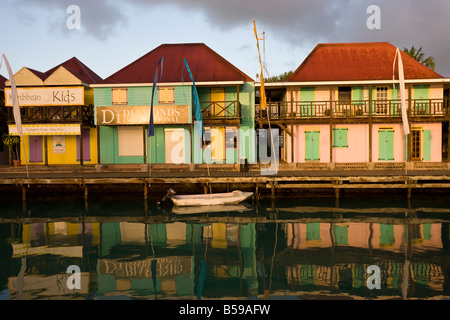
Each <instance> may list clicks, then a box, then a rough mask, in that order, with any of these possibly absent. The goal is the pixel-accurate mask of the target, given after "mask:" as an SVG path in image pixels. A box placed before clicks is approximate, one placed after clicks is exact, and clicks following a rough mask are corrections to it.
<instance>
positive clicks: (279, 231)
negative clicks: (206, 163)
mask: <svg viewBox="0 0 450 320" xmlns="http://www.w3.org/2000/svg"><path fill="white" fill-rule="evenodd" d="M375 220H376V222H352V221H351V220H347V221H344V222H330V221H325V220H324V221H323V222H322V221H321V220H318V219H316V220H314V222H296V221H293V222H265V223H223V222H205V223H201V222H199V221H192V222H189V221H185V222H173V223H159V224H146V223H141V222H133V221H131V222H129V221H120V219H118V221H108V222H84V221H78V222H64V221H51V220H48V219H47V220H46V221H45V222H34V223H12V222H8V223H0V225H1V226H2V229H1V230H2V239H1V241H2V246H1V249H0V252H1V256H0V258H1V260H2V263H1V265H2V269H1V270H0V271H1V273H2V275H1V277H0V297H1V298H4V299H8V298H9V299H48V298H50V299H105V298H113V297H114V298H123V299H128V298H130V299H158V298H160V299H176V298H184V299H220V298H231V297H232V298H240V299H246V298H261V299H262V298H271V297H272V298H273V297H276V296H278V297H285V298H288V297H300V298H304V299H307V298H312V297H319V298H320V297H324V296H334V297H353V298H358V299H360V298H369V299H405V298H427V299H441V298H442V297H447V296H448V295H449V288H450V287H449V272H448V270H449V226H448V223H446V222H433V221H429V220H427V223H414V224H412V223H408V221H407V220H405V221H406V222H405V223H397V222H396V223H389V222H391V221H390V220H389V219H385V221H381V220H380V219H375ZM70 265H77V266H79V267H80V269H81V277H80V278H81V289H79V290H77V289H75V290H70V289H68V288H67V285H66V281H67V279H68V277H69V276H70V274H68V273H67V272H66V271H67V267H68V266H70ZM370 265H376V266H379V267H380V270H381V289H380V290H376V289H375V290H370V289H368V288H367V285H366V281H367V278H368V276H369V274H368V273H367V268H368V266H370Z"/></svg>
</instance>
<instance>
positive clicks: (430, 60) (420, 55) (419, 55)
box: [403, 46, 436, 71]
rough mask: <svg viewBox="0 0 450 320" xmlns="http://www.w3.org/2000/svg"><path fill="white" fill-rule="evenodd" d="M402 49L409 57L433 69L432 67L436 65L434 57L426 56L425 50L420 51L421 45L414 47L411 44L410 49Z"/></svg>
mask: <svg viewBox="0 0 450 320" xmlns="http://www.w3.org/2000/svg"><path fill="white" fill-rule="evenodd" d="M403 51H404V52H405V53H406V54H407V55H409V56H410V57H413V58H414V59H416V60H417V61H419V62H420V63H421V64H423V65H424V66H426V67H428V68H430V69H431V70H433V71H434V67H435V66H436V64H435V61H434V57H426V56H425V52H423V51H422V47H420V48H419V49H416V48H415V47H414V46H412V47H411V48H410V49H408V48H403Z"/></svg>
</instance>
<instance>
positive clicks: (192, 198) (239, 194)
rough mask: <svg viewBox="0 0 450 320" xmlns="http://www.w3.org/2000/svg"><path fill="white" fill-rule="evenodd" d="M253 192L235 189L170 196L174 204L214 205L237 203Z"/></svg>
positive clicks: (184, 205)
mask: <svg viewBox="0 0 450 320" xmlns="http://www.w3.org/2000/svg"><path fill="white" fill-rule="evenodd" d="M252 195H253V192H243V191H240V190H236V191H233V192H226V193H211V194H192V195H190V194H189V195H172V196H171V197H170V198H171V199H172V202H173V204H174V205H176V206H179V207H189V206H215V205H226V204H237V203H240V202H242V201H245V200H247V199H248V198H250V197H251V196H252Z"/></svg>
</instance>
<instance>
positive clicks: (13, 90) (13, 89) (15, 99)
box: [0, 54, 29, 177]
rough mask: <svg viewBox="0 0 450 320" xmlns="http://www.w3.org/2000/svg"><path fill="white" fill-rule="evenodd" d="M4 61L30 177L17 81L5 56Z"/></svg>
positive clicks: (15, 118) (15, 119)
mask: <svg viewBox="0 0 450 320" xmlns="http://www.w3.org/2000/svg"><path fill="white" fill-rule="evenodd" d="M2 59H3V60H4V61H5V64H6V69H8V74H9V79H10V82H11V95H12V103H13V115H14V121H15V123H16V127H17V133H18V134H19V137H20V139H21V140H22V146H23V153H24V158H25V167H26V170H27V177H29V172H28V161H27V153H26V149H25V141H24V139H23V131H22V118H21V116H20V106H19V97H18V95H17V87H16V81H15V80H14V74H13V73H12V70H11V66H10V65H9V61H8V59H6V56H5V54H3V55H2ZM0 67H1V63H0Z"/></svg>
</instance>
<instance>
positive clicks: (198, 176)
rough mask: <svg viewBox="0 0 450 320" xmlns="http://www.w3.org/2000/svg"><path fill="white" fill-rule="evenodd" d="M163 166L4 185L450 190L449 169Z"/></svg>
mask: <svg viewBox="0 0 450 320" xmlns="http://www.w3.org/2000/svg"><path fill="white" fill-rule="evenodd" d="M108 168H109V169H108ZM127 168H128V169H127ZM163 168H164V167H162V166H161V167H159V168H158V167H156V169H155V168H151V169H150V168H149V167H148V166H146V165H136V166H127V167H125V166H122V167H120V166H118V167H115V166H109V167H107V168H105V169H102V170H98V167H95V166H91V167H88V166H85V167H81V168H80V167H76V168H73V167H58V168H55V167H53V168H49V167H38V168H33V167H32V168H31V169H30V170H29V172H28V174H27V172H26V171H25V170H24V168H23V167H22V168H21V169H20V170H15V169H14V168H3V169H2V170H0V187H1V188H2V190H5V189H8V190H9V191H11V190H16V189H17V192H21V194H22V199H23V200H26V199H27V190H29V189H30V188H33V187H35V186H55V187H58V188H60V189H61V190H64V187H67V186H71V187H72V188H73V187H75V188H80V190H81V191H82V193H83V194H84V198H85V200H87V199H88V197H89V192H90V189H91V188H92V187H93V186H95V187H96V188H97V189H98V188H104V189H105V190H107V189H108V187H112V186H116V187H117V186H124V185H127V186H133V187H134V189H137V190H139V189H140V190H142V191H141V192H142V194H143V197H144V199H148V198H149V197H153V196H156V197H160V196H162V194H163V193H164V191H165V190H166V189H167V188H168V187H173V186H178V187H180V189H183V188H182V186H184V189H188V191H187V192H189V190H191V192H194V191H195V190H197V191H196V192H198V190H202V191H201V192H204V193H214V192H219V191H218V190H221V191H230V190H231V189H240V190H249V191H253V192H255V196H259V195H260V194H264V195H267V196H270V197H277V195H278V193H286V192H287V193H289V192H299V191H300V192H302V191H308V192H314V191H315V190H323V191H329V192H331V193H332V194H333V196H334V197H335V198H336V199H339V198H340V197H341V196H342V193H343V192H345V190H357V191H365V192H370V191H373V190H384V191H389V190H403V191H405V195H406V197H407V199H411V197H413V192H414V190H436V189H441V190H444V193H445V192H446V190H447V189H449V188H450V170H449V169H439V170H429V169H427V170H408V171H406V170H397V169H395V170H339V169H333V170H330V169H325V170H305V169H299V168H294V169H293V168H291V167H285V168H282V170H279V171H278V172H277V173H276V174H275V175H264V173H263V172H262V171H261V170H260V168H259V169H258V168H257V169H255V167H253V168H252V169H251V170H249V171H247V172H240V171H239V170H238V167H237V166H236V165H231V166H226V165H222V166H212V167H211V168H208V170H205V168H204V167H200V168H192V167H189V166H177V167H176V168H177V169H178V170H173V169H170V168H168V169H166V170H164V169H163ZM189 186H192V187H189ZM194 186H195V188H194ZM184 191H185V190H183V192H184Z"/></svg>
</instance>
